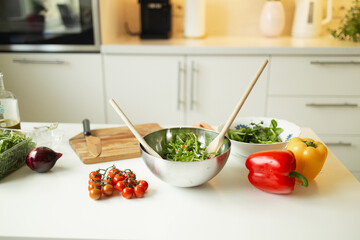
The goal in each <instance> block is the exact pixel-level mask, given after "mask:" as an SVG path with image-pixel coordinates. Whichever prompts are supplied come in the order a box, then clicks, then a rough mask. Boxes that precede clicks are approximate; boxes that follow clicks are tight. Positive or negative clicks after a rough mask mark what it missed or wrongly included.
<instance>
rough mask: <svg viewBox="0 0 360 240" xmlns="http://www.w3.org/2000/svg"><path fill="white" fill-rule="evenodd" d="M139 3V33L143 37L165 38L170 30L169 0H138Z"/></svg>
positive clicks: (168, 35)
mask: <svg viewBox="0 0 360 240" xmlns="http://www.w3.org/2000/svg"><path fill="white" fill-rule="evenodd" d="M139 3H140V5H141V34H140V37H141V38H143V39H166V38H169V37H170V31H171V4H170V3H169V0H139Z"/></svg>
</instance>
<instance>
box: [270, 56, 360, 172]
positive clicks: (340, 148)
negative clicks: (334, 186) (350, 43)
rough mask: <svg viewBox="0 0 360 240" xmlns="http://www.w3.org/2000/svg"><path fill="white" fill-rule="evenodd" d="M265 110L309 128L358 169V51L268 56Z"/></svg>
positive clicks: (359, 131) (347, 162)
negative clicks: (356, 52) (268, 75)
mask: <svg viewBox="0 0 360 240" xmlns="http://www.w3.org/2000/svg"><path fill="white" fill-rule="evenodd" d="M268 94H269V95H268V96H269V97H268V101H267V111H266V115H267V116H273V117H278V118H284V119H287V120H289V121H292V122H294V123H296V124H298V125H299V126H302V127H310V128H312V129H313V130H314V131H315V132H316V133H317V134H318V135H319V136H320V137H321V138H322V139H323V140H324V142H325V144H327V146H328V147H329V148H330V149H331V150H332V151H333V152H334V153H335V154H336V155H337V156H338V157H339V159H341V160H342V161H343V162H344V164H345V165H346V166H347V167H348V168H349V169H350V171H352V172H353V173H354V174H355V175H357V176H358V175H359V172H360V165H359V164H360V163H359V157H358V156H359V155H360V147H359V138H360V128H359V119H360V57H352V56H347V57H344V56H338V57H335V56H272V57H271V68H270V77H269V92H268Z"/></svg>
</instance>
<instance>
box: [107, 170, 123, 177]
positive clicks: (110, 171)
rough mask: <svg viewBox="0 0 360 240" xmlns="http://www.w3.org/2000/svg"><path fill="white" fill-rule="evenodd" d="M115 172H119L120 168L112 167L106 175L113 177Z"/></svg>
mask: <svg viewBox="0 0 360 240" xmlns="http://www.w3.org/2000/svg"><path fill="white" fill-rule="evenodd" d="M117 173H120V170H119V169H117V168H112V169H110V170H109V173H108V176H109V177H111V178H114V176H115V175H116V174H117Z"/></svg>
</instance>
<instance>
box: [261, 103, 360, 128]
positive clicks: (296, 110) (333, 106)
mask: <svg viewBox="0 0 360 240" xmlns="http://www.w3.org/2000/svg"><path fill="white" fill-rule="evenodd" d="M266 115H267V116H269V117H277V118H282V119H287V120H289V121H292V122H294V123H296V124H298V125H299V126H301V127H309V128H312V129H313V130H314V131H315V132H316V133H317V134H360V127H359V119H360V98H313V97H309V98H306V97H304V98H298V97H269V98H268V102H267V114H266Z"/></svg>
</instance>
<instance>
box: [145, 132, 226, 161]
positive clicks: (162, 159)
mask: <svg viewBox="0 0 360 240" xmlns="http://www.w3.org/2000/svg"><path fill="white" fill-rule="evenodd" d="M170 129H200V130H204V131H206V132H213V133H216V134H220V133H219V132H218V131H216V130H210V129H205V128H199V127H189V126H179V127H168V128H163V129H159V130H156V131H153V132H151V133H148V134H146V135H144V136H143V138H144V140H145V137H146V136H148V135H150V134H153V133H156V132H160V131H164V130H170ZM225 138H226V139H227V140H228V142H229V148H228V149H227V150H226V151H225V152H223V153H222V154H220V155H218V156H216V157H213V158H208V159H205V160H202V161H189V162H188V161H173V160H170V159H164V158H158V157H155V156H152V155H151V154H149V153H148V152H147V151H146V150H145V148H144V146H143V145H142V144H141V143H139V147H140V150H141V151H142V152H144V153H145V154H147V155H149V156H152V157H154V158H155V159H157V160H161V161H167V162H173V163H201V162H207V161H208V160H213V159H216V158H218V157H220V156H222V155H224V154H227V153H228V152H230V150H231V145H232V142H231V139H230V138H229V137H227V136H225Z"/></svg>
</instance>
